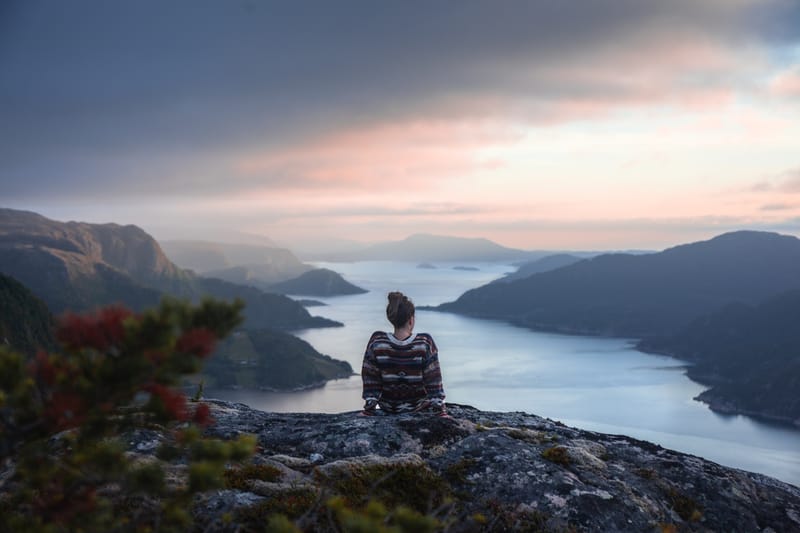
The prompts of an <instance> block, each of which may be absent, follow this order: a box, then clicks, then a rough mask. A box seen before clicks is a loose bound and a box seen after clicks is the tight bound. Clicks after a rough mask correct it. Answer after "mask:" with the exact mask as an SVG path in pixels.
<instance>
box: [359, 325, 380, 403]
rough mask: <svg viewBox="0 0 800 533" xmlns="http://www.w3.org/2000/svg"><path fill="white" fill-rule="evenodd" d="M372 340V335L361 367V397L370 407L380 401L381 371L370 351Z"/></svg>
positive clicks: (373, 336)
mask: <svg viewBox="0 0 800 533" xmlns="http://www.w3.org/2000/svg"><path fill="white" fill-rule="evenodd" d="M374 338H375V335H374V334H373V335H372V337H370V339H369V342H368V343H367V349H366V350H365V351H364V362H363V364H362V365H361V382H362V384H363V392H362V394H361V397H362V398H363V399H364V401H365V402H366V403H367V404H372V405H375V404H377V402H378V400H380V398H381V391H382V380H381V371H380V368H378V364H377V361H376V360H375V354H374V353H373V351H372V341H373V339H374Z"/></svg>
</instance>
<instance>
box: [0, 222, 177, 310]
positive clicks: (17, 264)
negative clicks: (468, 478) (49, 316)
mask: <svg viewBox="0 0 800 533" xmlns="http://www.w3.org/2000/svg"><path fill="white" fill-rule="evenodd" d="M0 271H2V272H4V273H7V274H9V275H11V276H13V277H15V278H16V279H18V280H20V281H21V282H22V283H23V284H24V285H25V286H27V287H30V288H31V290H32V291H33V292H34V293H35V294H36V295H37V296H39V297H40V298H42V299H43V300H44V301H45V302H46V303H47V304H48V306H49V307H50V309H51V310H52V311H53V312H55V313H60V312H61V311H64V310H65V309H86V308H91V307H94V306H96V305H106V304H110V303H115V302H120V301H122V302H125V303H127V304H128V305H130V306H132V307H135V308H141V307H146V306H151V305H155V304H156V303H158V301H159V299H160V294H159V291H158V289H161V288H162V287H161V286H162V285H164V284H167V285H169V284H171V283H172V282H173V281H174V280H176V279H182V278H183V277H184V274H183V273H182V272H181V271H180V270H179V269H178V268H177V267H176V266H175V265H173V264H172V263H171V262H170V261H169V260H168V259H167V257H166V256H165V255H164V253H163V252H162V251H161V249H160V248H159V246H158V243H156V242H155V240H153V239H152V238H151V237H150V236H149V235H148V234H147V233H145V232H144V231H143V230H142V229H140V228H138V227H136V226H119V225H117V224H86V223H82V222H66V223H64V222H57V221H54V220H50V219H48V218H45V217H43V216H41V215H38V214H36V213H31V212H26V211H17V210H13V209H0Z"/></svg>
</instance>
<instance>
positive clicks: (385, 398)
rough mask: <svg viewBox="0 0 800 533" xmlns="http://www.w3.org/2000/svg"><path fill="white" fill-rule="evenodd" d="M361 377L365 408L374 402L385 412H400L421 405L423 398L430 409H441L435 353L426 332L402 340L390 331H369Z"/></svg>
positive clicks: (439, 378) (437, 361) (440, 385)
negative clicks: (370, 333)
mask: <svg viewBox="0 0 800 533" xmlns="http://www.w3.org/2000/svg"><path fill="white" fill-rule="evenodd" d="M361 379H362V381H363V384H364V392H363V394H362V397H363V398H364V401H365V404H366V407H365V408H366V409H370V408H371V407H374V406H375V405H376V403H377V404H378V405H380V407H381V409H382V410H383V411H385V412H388V413H401V412H407V411H413V410H415V409H418V408H422V407H424V406H425V402H426V401H427V402H429V403H430V404H431V407H432V408H433V409H437V410H442V409H444V389H443V388H442V372H441V370H440V369H439V353H438V351H437V348H436V343H434V342H433V337H431V336H430V335H428V334H427V333H417V334H416V335H413V336H411V337H409V338H408V339H405V340H402V341H401V340H398V339H396V338H395V336H394V335H392V334H391V333H385V332H383V331H376V332H375V333H373V334H372V336H371V337H370V339H369V342H368V343H367V349H366V351H365V353H364V364H363V366H362V367H361Z"/></svg>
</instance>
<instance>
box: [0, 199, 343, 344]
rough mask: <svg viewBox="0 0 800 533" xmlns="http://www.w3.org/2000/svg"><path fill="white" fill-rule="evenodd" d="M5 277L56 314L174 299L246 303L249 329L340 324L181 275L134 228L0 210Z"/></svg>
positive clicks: (278, 299)
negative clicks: (18, 283) (23, 288)
mask: <svg viewBox="0 0 800 533" xmlns="http://www.w3.org/2000/svg"><path fill="white" fill-rule="evenodd" d="M0 272H2V273H5V274H7V275H10V276H12V277H14V278H16V279H17V280H19V281H20V282H21V283H23V284H24V285H25V286H26V287H28V288H29V289H30V290H31V291H32V292H33V293H34V294H35V295H37V296H38V297H39V298H41V299H42V300H44V301H45V303H46V304H47V305H48V307H49V308H50V309H51V311H52V312H53V313H56V314H58V313H61V312H63V311H65V310H67V309H71V310H75V311H82V310H86V309H92V308H95V307H98V306H103V305H108V304H112V303H123V304H125V305H127V306H128V307H132V308H134V309H143V308H146V307H152V306H154V305H156V304H157V303H158V302H159V300H160V299H161V297H162V296H163V295H164V294H169V295H172V296H177V297H180V298H188V299H191V300H193V301H198V300H199V299H200V298H202V297H204V296H211V297H214V298H219V299H224V300H232V299H234V298H241V299H242V300H244V301H245V303H246V304H247V307H246V310H245V320H246V322H245V325H246V326H248V327H271V328H278V329H297V328H303V327H324V326H336V325H340V324H338V323H336V322H334V321H331V320H327V319H324V318H321V317H312V316H311V315H310V314H309V312H308V311H307V310H306V309H305V308H303V306H301V305H299V304H298V303H297V302H294V301H293V300H291V299H289V298H287V297H285V296H282V295H278V294H269V293H265V292H264V291H261V290H259V289H256V288H254V287H248V286H243V285H237V284H234V283H230V282H226V281H223V280H218V279H213V278H204V277H201V276H197V275H195V274H194V273H192V272H190V271H187V270H182V269H180V268H178V267H177V266H175V265H174V264H173V263H172V262H171V261H170V260H169V259H167V256H166V255H164V253H163V251H162V250H161V247H160V246H159V245H158V243H157V242H156V241H155V239H153V238H152V237H151V236H150V235H148V234H147V233H146V232H145V231H144V230H142V229H141V228H138V227H136V226H120V225H117V224H87V223H83V222H59V221H55V220H50V219H48V218H45V217H43V216H41V215H38V214H36V213H32V212H28V211H18V210H14V209H0Z"/></svg>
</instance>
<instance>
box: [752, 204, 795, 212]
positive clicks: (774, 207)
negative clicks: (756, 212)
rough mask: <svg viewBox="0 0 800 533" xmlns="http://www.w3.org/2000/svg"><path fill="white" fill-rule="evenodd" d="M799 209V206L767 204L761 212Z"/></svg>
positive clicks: (762, 207)
mask: <svg viewBox="0 0 800 533" xmlns="http://www.w3.org/2000/svg"><path fill="white" fill-rule="evenodd" d="M797 208H798V205H797V204H765V205H762V206H761V211H790V210H793V209H797Z"/></svg>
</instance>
